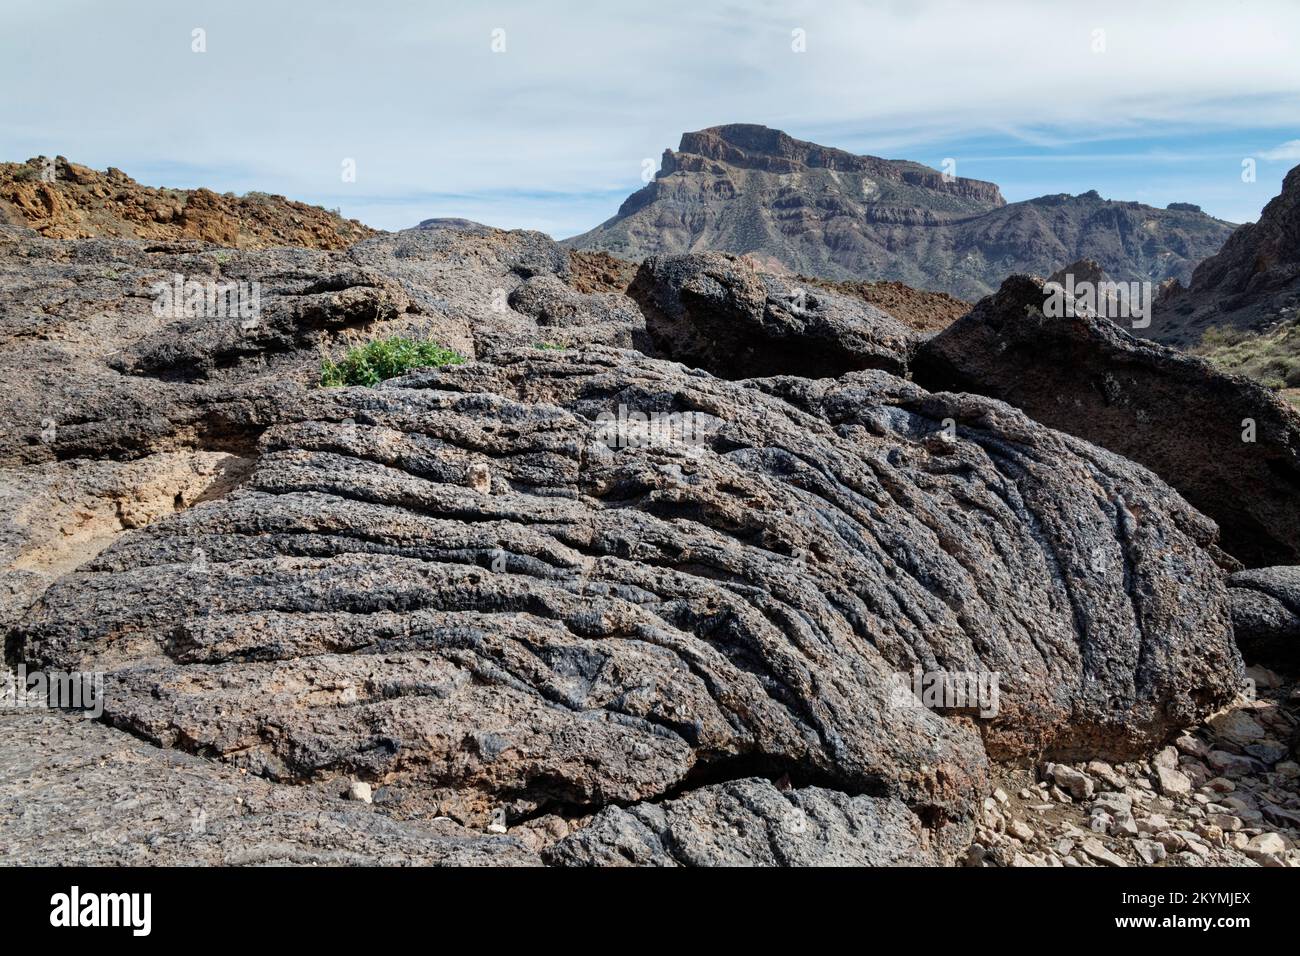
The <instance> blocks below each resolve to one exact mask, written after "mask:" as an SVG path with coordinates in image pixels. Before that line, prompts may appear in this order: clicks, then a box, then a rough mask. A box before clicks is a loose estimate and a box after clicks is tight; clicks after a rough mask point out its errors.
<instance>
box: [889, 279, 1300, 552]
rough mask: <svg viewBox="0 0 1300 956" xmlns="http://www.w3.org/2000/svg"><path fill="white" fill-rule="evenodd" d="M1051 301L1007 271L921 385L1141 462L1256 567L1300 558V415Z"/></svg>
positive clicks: (924, 356)
mask: <svg viewBox="0 0 1300 956" xmlns="http://www.w3.org/2000/svg"><path fill="white" fill-rule="evenodd" d="M1043 303H1044V292H1043V287H1042V284H1041V282H1039V281H1038V280H1036V279H1031V278H1029V277H1027V276H1013V277H1011V278H1009V279H1007V281H1006V282H1005V283H1003V285H1002V288H1001V289H1000V290H998V293H997V295H994V296H989V297H988V298H986V299H984V300H983V301H981V302H980V303H979V304H978V305H977V306H976V307H975V309H973V310H972V311H971V313H970V314H969V315H967V316H965V317H964V318H962V319H959V320H958V321H957V322H955V323H953V324H952V325H951V326H950V327H949V328H948V329H946V330H945V331H943V332H941V333H939V334H938V335H936V336H935V337H933V338H931V339H929V340H928V341H926V342H925V343H924V345H923V346H922V347H921V348H920V350H919V352H918V354H917V357H916V359H915V362H914V366H915V377H916V379H917V380H918V381H919V382H921V383H922V384H924V385H926V386H927V387H929V388H933V389H957V390H969V391H974V392H979V393H981V394H984V395H990V396H992V397H994V398H998V399H1001V400H1003V401H1006V402H1009V403H1010V404H1012V405H1015V406H1016V407H1018V408H1021V409H1024V410H1025V411H1026V412H1027V413H1029V415H1031V416H1032V417H1033V418H1035V419H1036V420H1038V421H1040V422H1042V423H1044V424H1046V425H1050V426H1051V427H1053V428H1059V429H1061V430H1062V431H1066V432H1070V433H1071V434H1074V435H1078V436H1079V437H1081V438H1085V439H1087V440H1088V441H1091V442H1094V443H1096V444H1098V445H1102V446H1104V447H1106V448H1109V449H1110V450H1111V451H1114V452H1116V453H1118V454H1121V455H1124V456H1125V457H1127V458H1131V459H1132V460H1133V461H1137V462H1141V463H1142V464H1144V465H1146V466H1147V467H1148V468H1150V469H1151V470H1152V471H1154V472H1155V473H1156V474H1158V475H1160V477H1161V478H1163V479H1164V480H1165V481H1167V482H1169V483H1170V484H1171V485H1173V486H1174V487H1175V488H1176V489H1178V491H1179V492H1180V493H1182V495H1183V496H1184V497H1186V498H1187V500H1188V501H1189V502H1191V503H1192V504H1193V505H1194V506H1196V507H1197V508H1199V509H1200V510H1201V511H1203V512H1205V514H1207V515H1209V516H1210V517H1211V518H1213V519H1214V520H1215V521H1217V522H1218V523H1219V526H1220V529H1221V532H1222V545H1223V548H1224V549H1225V550H1226V551H1227V552H1228V553H1229V554H1231V555H1232V556H1234V557H1235V558H1237V559H1239V560H1240V561H1242V562H1245V563H1246V564H1247V565H1250V566H1261V565H1269V564H1279V563H1293V562H1297V561H1300V415H1297V413H1296V412H1295V411H1294V410H1293V409H1291V408H1290V407H1288V406H1287V405H1286V404H1285V403H1283V402H1281V401H1279V400H1278V399H1277V398H1276V396H1274V395H1273V394H1272V393H1271V392H1269V391H1268V390H1267V389H1265V388H1263V387H1262V386H1260V385H1257V384H1255V383H1254V382H1250V381H1248V380H1246V379H1243V378H1239V377H1236V376H1228V375H1223V374H1221V373H1219V372H1216V371H1215V370H1214V369H1213V368H1212V367H1211V366H1210V365H1208V364H1207V363H1206V362H1203V361H1201V360H1200V359H1196V358H1192V357H1189V356H1185V355H1182V354H1181V353H1178V352H1176V351H1174V350H1173V349H1169V348H1166V347H1164V346H1160V345H1156V344H1154V343H1151V342H1146V341H1141V340H1138V339H1135V338H1133V337H1132V336H1131V335H1129V334H1128V333H1127V332H1125V331H1124V330H1122V329H1120V328H1119V327H1118V326H1117V325H1115V324H1114V323H1112V322H1111V321H1109V320H1107V319H1099V318H1097V317H1095V316H1093V315H1090V314H1088V313H1087V312H1086V311H1084V310H1083V309H1082V308H1080V309H1077V310H1075V312H1074V314H1073V315H1066V316H1063V317H1060V318H1049V317H1047V316H1045V315H1044V314H1043ZM1247 420H1249V421H1250V422H1253V423H1254V426H1253V438H1254V440H1253V441H1247V440H1243V437H1244V436H1247V429H1248V428H1249V422H1248V421H1247Z"/></svg>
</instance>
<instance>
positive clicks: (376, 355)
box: [320, 336, 465, 388]
mask: <svg viewBox="0 0 1300 956" xmlns="http://www.w3.org/2000/svg"><path fill="white" fill-rule="evenodd" d="M464 361H465V356H463V355H461V354H460V353H459V352H456V351H453V350H452V349H448V348H443V347H442V346H441V345H439V344H438V343H437V342H430V341H423V342H421V341H417V340H415V339H408V338H403V337H402V336H392V337H390V338H386V339H375V340H373V341H371V342H366V343H364V344H362V345H358V346H355V347H354V348H351V349H349V350H348V353H347V354H346V355H345V356H343V358H342V359H340V360H339V361H338V362H335V361H334V360H333V359H330V358H329V357H328V356H327V357H325V358H324V359H323V360H322V361H321V368H320V383H321V385H323V386H325V387H327V388H337V387H340V386H344V385H366V386H372V385H378V384H379V383H380V382H383V381H386V380H387V379H390V378H396V377H397V376H399V375H404V374H406V373H407V372H410V371H414V370H415V369H418V368H441V367H442V366H444V365H460V364H461V363H462V362H464Z"/></svg>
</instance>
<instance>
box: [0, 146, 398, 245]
mask: <svg viewBox="0 0 1300 956" xmlns="http://www.w3.org/2000/svg"><path fill="white" fill-rule="evenodd" d="M6 221H7V222H8V223H9V224H10V225H14V226H26V227H28V228H30V229H34V230H35V231H36V232H38V233H40V234H41V235H42V236H45V237H46V238H47V239H95V238H120V239H146V240H160V241H175V240H181V239H199V240H202V241H204V242H211V243H214V244H216V245H220V246H232V247H235V248H240V249H264V248H267V247H271V246H303V247H306V248H309V249H345V248H347V247H348V246H350V245H352V243H354V242H356V241H357V240H359V239H365V238H368V237H369V236H373V235H375V234H376V231H375V230H374V229H371V228H370V227H369V226H365V225H362V224H361V223H360V222H357V220H355V219H344V218H343V217H342V216H340V215H338V214H337V213H334V212H329V211H327V210H325V209H321V208H320V207H319V206H309V205H307V204H306V203H300V202H294V201H293V200H291V199H286V198H284V197H283V196H272V195H268V194H266V193H256V192H253V193H248V194H247V195H244V196H235V195H233V194H232V193H225V194H219V193H215V192H212V191H211V190H208V189H192V190H191V189H156V188H153V187H151V186H142V185H140V184H139V183H137V182H136V181H135V180H134V179H132V178H131V177H130V176H128V175H127V174H126V173H124V172H122V171H121V170H120V169H116V168H114V167H110V168H109V169H108V170H106V171H105V172H102V173H101V172H99V171H97V170H94V169H90V168H89V167H87V166H80V165H78V164H76V163H71V162H68V160H66V159H64V158H63V157H62V156H59V157H57V158H56V159H53V160H49V159H47V158H46V157H36V158H34V159H29V160H28V161H27V162H25V163H0V222H6Z"/></svg>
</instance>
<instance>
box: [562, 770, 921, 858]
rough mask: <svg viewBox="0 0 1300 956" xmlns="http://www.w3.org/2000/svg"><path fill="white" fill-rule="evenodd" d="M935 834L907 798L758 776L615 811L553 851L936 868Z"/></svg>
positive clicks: (575, 855) (582, 855) (599, 855)
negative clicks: (782, 785)
mask: <svg viewBox="0 0 1300 956" xmlns="http://www.w3.org/2000/svg"><path fill="white" fill-rule="evenodd" d="M928 841H929V837H928V834H927V832H926V830H925V828H924V827H923V826H922V825H921V822H920V821H919V820H918V819H917V818H916V816H915V815H913V814H912V813H911V811H909V810H908V809H907V807H905V806H904V805H903V804H902V803H900V802H899V801H898V800H895V799H889V800H885V799H880V798H878V797H865V796H859V797H850V796H847V795H846V794H843V793H840V792H839V791H835V790H823V789H821V788H820V787H806V788H803V789H797V790H796V789H789V788H787V789H786V790H785V791H784V792H783V791H782V790H781V789H779V788H778V787H777V786H775V785H773V784H772V782H771V781H769V780H764V779H760V778H750V779H746V780H737V781H734V782H732V783H727V784H720V785H717V786H712V787H702V788H700V789H699V790H695V791H693V792H691V793H689V794H687V795H686V796H684V797H680V798H677V799H674V800H666V801H664V802H663V803H659V804H641V805H638V806H634V807H632V808H631V809H628V810H624V809H623V808H622V807H609V808H608V809H605V810H602V811H601V812H600V813H598V814H597V815H596V817H595V819H593V820H592V821H591V823H589V824H588V825H587V826H586V827H583V828H582V829H581V830H578V831H576V832H575V833H573V834H572V835H570V836H568V837H566V838H565V839H564V840H562V841H560V842H559V843H558V844H557V845H556V846H555V847H554V848H552V849H550V850H548V851H547V852H546V860H547V862H548V863H551V864H553V865H564V866H907V865H912V866H926V865H929V866H933V865H935V864H937V863H939V862H940V861H941V859H942V858H941V857H940V856H939V855H937V854H935V853H933V852H931V851H930V850H929V849H928V848H927V844H928Z"/></svg>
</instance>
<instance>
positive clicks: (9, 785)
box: [0, 711, 540, 866]
mask: <svg viewBox="0 0 1300 956" xmlns="http://www.w3.org/2000/svg"><path fill="white" fill-rule="evenodd" d="M337 789H338V788H337V787H293V786H285V785H282V784H276V783H272V782H270V781H268V780H263V779H262V778H260V777H256V776H253V775H250V774H248V773H245V772H243V771H241V770H239V769H236V768H234V767H229V766H225V765H223V764H220V763H216V762H214V761H211V760H205V759H203V758H201V757H195V756H192V755H190V754H186V753H180V752H178V751H175V750H159V749H158V748H156V747H152V746H150V745H149V744H147V743H145V742H144V741H141V740H137V739H136V738H134V737H132V736H130V735H128V734H124V733H121V732H120V731H117V730H113V729H112V728H109V727H105V726H104V725H102V724H97V723H94V722H91V721H87V720H83V719H82V718H80V717H69V716H65V715H63V714H59V713H54V712H49V711H32V712H26V713H0V865H5V866H199V865H205V866H285V865H293V866H488V865H492V866H535V865H537V864H538V863H539V862H540V861H539V860H538V858H537V855H536V854H535V852H533V851H532V850H530V849H529V848H528V846H527V844H537V845H540V840H539V838H538V837H537V836H536V835H535V834H533V833H531V832H528V831H524V830H518V831H516V833H514V834H512V835H510V836H494V835H490V834H485V833H481V832H479V831H476V830H466V829H465V828H464V827H461V826H459V825H458V824H456V823H454V822H452V821H451V820H432V821H424V822H416V821H408V820H399V819H395V818H393V817H392V816H391V815H388V814H384V813H382V812H375V811H372V810H370V809H369V808H364V807H358V805H357V804H355V803H349V802H345V801H344V800H343V799H342V798H341V796H340V794H339V793H338V792H336V791H337Z"/></svg>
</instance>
